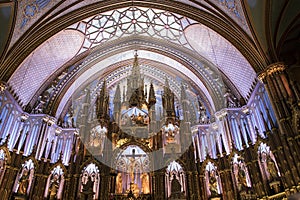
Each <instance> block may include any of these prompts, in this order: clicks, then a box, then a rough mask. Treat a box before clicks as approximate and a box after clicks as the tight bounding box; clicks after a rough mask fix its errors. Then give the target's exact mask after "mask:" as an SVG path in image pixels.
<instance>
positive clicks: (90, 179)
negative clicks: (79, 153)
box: [79, 162, 100, 199]
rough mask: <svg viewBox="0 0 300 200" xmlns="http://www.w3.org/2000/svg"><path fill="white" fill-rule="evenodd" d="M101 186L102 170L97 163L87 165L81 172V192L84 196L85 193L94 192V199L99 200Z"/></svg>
mask: <svg viewBox="0 0 300 200" xmlns="http://www.w3.org/2000/svg"><path fill="white" fill-rule="evenodd" d="M99 184H100V170H99V166H98V165H97V163H95V162H90V163H89V164H85V166H84V168H83V169H82V171H81V175H80V182H79V192H80V193H81V194H82V193H83V192H85V191H90V192H93V193H94V195H93V199H98V194H99Z"/></svg>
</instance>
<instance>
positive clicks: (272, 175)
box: [267, 158, 278, 181]
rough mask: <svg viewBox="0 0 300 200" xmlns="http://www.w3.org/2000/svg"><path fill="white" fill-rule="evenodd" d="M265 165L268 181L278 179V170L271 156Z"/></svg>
mask: <svg viewBox="0 0 300 200" xmlns="http://www.w3.org/2000/svg"><path fill="white" fill-rule="evenodd" d="M267 167H268V172H269V174H270V181H275V180H276V179H278V171H277V169H276V165H275V163H274V161H273V160H272V159H271V158H269V159H268V160H267Z"/></svg>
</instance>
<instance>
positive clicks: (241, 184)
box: [238, 167, 248, 191]
mask: <svg viewBox="0 0 300 200" xmlns="http://www.w3.org/2000/svg"><path fill="white" fill-rule="evenodd" d="M247 188H248V185H247V178H246V173H245V171H244V170H243V169H241V167H240V168H239V171H238V189H239V191H242V190H245V189H247Z"/></svg>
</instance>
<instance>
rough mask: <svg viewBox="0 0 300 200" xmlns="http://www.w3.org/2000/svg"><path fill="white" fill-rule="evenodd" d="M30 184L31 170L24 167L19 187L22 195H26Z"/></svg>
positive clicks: (19, 192)
mask: <svg viewBox="0 0 300 200" xmlns="http://www.w3.org/2000/svg"><path fill="white" fill-rule="evenodd" d="M28 186H29V171H28V169H27V168H24V171H23V174H22V176H21V177H20V179H19V188H18V192H17V193H18V194H21V195H26V193H27V189H28Z"/></svg>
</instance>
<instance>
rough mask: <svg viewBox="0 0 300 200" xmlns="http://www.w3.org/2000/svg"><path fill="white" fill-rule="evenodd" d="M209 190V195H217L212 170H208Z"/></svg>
mask: <svg viewBox="0 0 300 200" xmlns="http://www.w3.org/2000/svg"><path fill="white" fill-rule="evenodd" d="M209 191H210V195H211V197H216V196H218V195H219V193H218V181H217V178H216V176H215V173H214V171H213V172H210V175H209Z"/></svg>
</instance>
